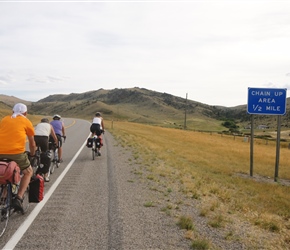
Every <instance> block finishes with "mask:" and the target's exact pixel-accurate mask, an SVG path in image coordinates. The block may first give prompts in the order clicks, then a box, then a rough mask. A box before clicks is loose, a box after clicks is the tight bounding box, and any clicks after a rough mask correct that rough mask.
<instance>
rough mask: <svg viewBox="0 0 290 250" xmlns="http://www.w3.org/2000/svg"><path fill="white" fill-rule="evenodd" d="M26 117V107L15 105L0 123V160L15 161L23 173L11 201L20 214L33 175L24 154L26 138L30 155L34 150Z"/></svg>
mask: <svg viewBox="0 0 290 250" xmlns="http://www.w3.org/2000/svg"><path fill="white" fill-rule="evenodd" d="M26 115H27V107H26V105H25V104H22V103H17V104H15V106H14V107H13V114H12V115H8V116H5V117H4V118H3V119H2V120H1V121H0V141H1V143H0V159H5V158H6V159H11V160H13V161H15V162H16V163H17V164H18V165H19V167H20V169H21V171H22V173H23V176H22V178H21V182H20V187H19V190H18V194H17V196H16V197H15V198H14V199H13V206H14V208H15V209H16V210H20V211H22V212H23V207H22V202H23V195H24V192H25V190H26V189H27V186H28V185H29V182H30V179H31V176H32V174H33V170H32V167H31V165H30V162H29V159H28V155H27V154H26V153H25V142H26V137H27V139H28V142H29V149H30V155H34V154H35V150H36V146H35V141H34V127H33V125H32V123H31V121H30V120H28V119H27V118H26Z"/></svg>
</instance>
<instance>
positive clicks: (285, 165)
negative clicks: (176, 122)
mask: <svg viewBox="0 0 290 250" xmlns="http://www.w3.org/2000/svg"><path fill="white" fill-rule="evenodd" d="M107 127H108V126H107ZM110 131H112V133H113V134H114V135H115V136H116V137H117V138H119V141H120V142H122V143H123V144H124V145H126V146H129V147H132V148H134V149H136V152H138V153H136V152H135V155H140V156H141V158H142V164H143V165H145V166H147V169H148V170H149V171H151V174H150V180H155V181H156V182H160V180H161V179H162V178H165V179H166V180H167V183H168V186H170V187H171V188H173V189H174V188H175V189H177V191H178V192H181V193H182V194H185V195H187V196H188V197H193V198H196V199H199V200H200V201H201V205H200V211H201V214H203V216H207V217H208V218H209V223H211V224H212V225H215V226H221V227H223V226H224V225H225V224H226V223H232V224H235V223H237V222H239V223H240V222H243V223H244V222H250V223H251V225H252V226H253V228H254V229H255V230H258V231H255V235H253V236H252V237H249V240H248V241H249V242H251V240H252V241H253V242H251V244H253V245H255V244H258V243H257V241H259V240H261V239H259V237H264V236H263V235H266V233H271V234H274V235H271V237H265V239H263V241H264V242H267V244H268V248H266V249H275V248H274V246H275V247H278V248H277V249H279V248H280V247H281V249H282V248H284V247H285V246H286V247H290V246H289V245H288V244H289V242H290V241H289V239H290V237H289V233H290V231H289V226H290V222H289V219H290V192H289V188H290V187H289V186H286V185H281V183H282V180H281V181H280V182H279V181H278V182H274V171H275V158H276V144H275V142H267V143H266V141H263V140H258V139H255V142H254V177H255V178H252V177H251V178H249V177H250V174H249V173H250V160H249V159H250V143H249V142H248V141H247V139H246V138H244V137H234V136H226V135H221V134H209V133H200V132H192V131H184V130H177V129H168V128H160V127H154V126H147V125H142V124H135V123H128V122H114V125H113V128H111V129H110ZM289 155H290V150H289V149H288V147H287V146H285V145H284V146H283V147H281V151H280V164H279V178H281V179H283V181H284V182H283V183H286V184H287V183H288V184H289V183H290V181H289V180H290V157H289ZM135 158H138V157H135ZM257 176H260V177H261V176H262V177H264V178H260V179H261V180H262V181H256V179H257V178H256V177H257ZM245 177H246V178H245ZM237 230H238V229H237ZM249 231H250V229H249ZM255 242H256V243H255ZM253 245H252V246H253ZM272 247H273V248H272Z"/></svg>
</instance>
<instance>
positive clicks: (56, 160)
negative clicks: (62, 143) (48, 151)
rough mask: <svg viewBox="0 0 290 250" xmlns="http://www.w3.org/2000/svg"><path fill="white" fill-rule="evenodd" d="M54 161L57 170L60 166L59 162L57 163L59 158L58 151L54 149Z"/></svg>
mask: <svg viewBox="0 0 290 250" xmlns="http://www.w3.org/2000/svg"><path fill="white" fill-rule="evenodd" d="M54 161H55V166H56V167H57V168H59V166H60V162H59V158H58V149H56V150H55V151H54Z"/></svg>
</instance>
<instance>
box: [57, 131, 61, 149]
mask: <svg viewBox="0 0 290 250" xmlns="http://www.w3.org/2000/svg"><path fill="white" fill-rule="evenodd" d="M56 137H57V139H58V147H59V148H61V146H62V138H61V135H59V134H56Z"/></svg>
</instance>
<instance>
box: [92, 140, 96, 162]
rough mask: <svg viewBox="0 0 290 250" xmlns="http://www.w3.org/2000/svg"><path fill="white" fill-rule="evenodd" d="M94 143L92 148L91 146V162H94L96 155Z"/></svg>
mask: <svg viewBox="0 0 290 250" xmlns="http://www.w3.org/2000/svg"><path fill="white" fill-rule="evenodd" d="M95 151H96V143H95V140H94V141H93V146H92V157H93V160H95V155H96V152H95Z"/></svg>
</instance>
